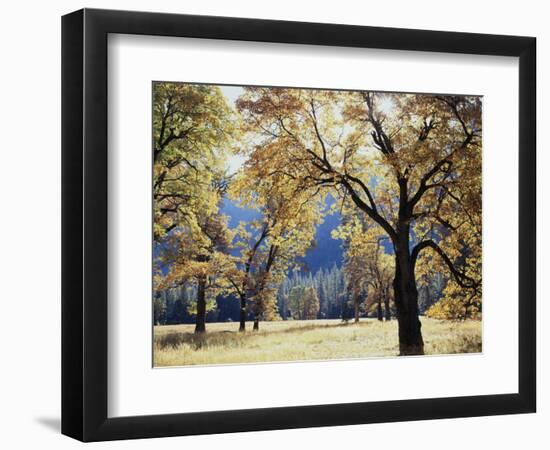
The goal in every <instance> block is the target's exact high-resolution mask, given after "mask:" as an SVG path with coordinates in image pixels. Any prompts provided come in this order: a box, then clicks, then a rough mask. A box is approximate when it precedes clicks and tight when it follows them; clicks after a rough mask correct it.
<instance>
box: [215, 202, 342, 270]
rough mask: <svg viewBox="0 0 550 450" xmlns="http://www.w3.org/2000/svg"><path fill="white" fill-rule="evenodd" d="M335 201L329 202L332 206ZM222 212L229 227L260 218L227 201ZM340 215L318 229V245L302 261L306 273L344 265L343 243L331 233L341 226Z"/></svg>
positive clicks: (336, 215)
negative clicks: (226, 217)
mask: <svg viewBox="0 0 550 450" xmlns="http://www.w3.org/2000/svg"><path fill="white" fill-rule="evenodd" d="M332 202H333V200H332V199H329V200H327V204H328V205H330V203H332ZM221 212H222V213H223V214H225V215H227V216H229V218H230V219H229V226H230V227H231V228H233V227H235V226H237V225H238V224H239V222H241V221H245V222H247V221H250V220H254V219H256V218H257V217H258V213H257V212H256V211H253V210H251V209H247V208H240V207H239V206H237V205H236V204H235V203H234V202H232V201H230V200H228V199H226V200H225V201H224V204H223V206H222V209H221ZM340 220H341V217H340V214H339V213H334V214H331V215H329V216H326V217H325V220H324V222H323V223H322V224H321V225H319V227H318V228H317V233H316V237H315V241H316V245H315V247H313V248H312V249H310V250H309V251H308V252H307V253H306V256H305V257H304V258H303V259H302V262H303V263H304V266H305V267H304V269H305V271H310V272H312V273H315V272H317V271H318V270H319V269H320V268H331V267H332V266H333V265H334V264H336V265H337V266H338V267H340V266H341V265H342V261H343V252H342V248H341V242H340V241H339V240H336V239H332V236H331V232H332V230H334V229H335V228H336V227H337V226H338V225H340Z"/></svg>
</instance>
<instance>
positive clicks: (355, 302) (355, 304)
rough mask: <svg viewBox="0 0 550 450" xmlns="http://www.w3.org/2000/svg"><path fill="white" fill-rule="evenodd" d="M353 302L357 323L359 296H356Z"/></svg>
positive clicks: (357, 321)
mask: <svg viewBox="0 0 550 450" xmlns="http://www.w3.org/2000/svg"><path fill="white" fill-rule="evenodd" d="M353 303H354V305H353V306H354V307H355V312H354V314H355V315H354V317H355V323H359V296H357V297H355V301H354V302H353Z"/></svg>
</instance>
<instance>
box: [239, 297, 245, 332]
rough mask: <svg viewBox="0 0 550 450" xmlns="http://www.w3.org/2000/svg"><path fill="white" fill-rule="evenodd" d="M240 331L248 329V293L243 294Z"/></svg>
mask: <svg viewBox="0 0 550 450" xmlns="http://www.w3.org/2000/svg"><path fill="white" fill-rule="evenodd" d="M239 331H246V295H244V294H242V295H241V311H240V325H239Z"/></svg>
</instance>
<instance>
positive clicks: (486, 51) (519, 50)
mask: <svg viewBox="0 0 550 450" xmlns="http://www.w3.org/2000/svg"><path fill="white" fill-rule="evenodd" d="M110 33H121V34H135V35H151V36H177V37H193V38H209V39H224V40H239V41H259V42H276V43H290V44H310V45H325V46H343V47H367V48H377V49H390V50H414V51H428V52H445V53H465V54H477V55H501V56H515V57H518V58H519V104H518V105H517V107H518V108H519V142H518V151H519V168H518V170H519V292H518V293H517V294H518V302H519V317H518V327H519V386H518V392H517V393H510V394H499V395H480V396H469V397H450V398H430V399H420V400H401V401H378V402H366V403H346V404H336V405H312V406H299V407H296V406H288V407H278V408H263V409H247V410H232V411H211V412H198V413H182V414H168V415H153V416H150V415H147V416H134V417H117V418H109V417H108V416H107V399H108V390H109V389H108V382H107V364H108V362H107V314H108V313H107V245H108V244H107V243H108V239H107V237H108V236H107V192H108V186H107V98H108V97H107V96H108V92H107V36H108V34H110ZM535 73H536V39H535V38H533V37H517V36H497V35H487V34H470V33H455V32H438V31H421V30H408V29H394V28H377V27H363V26H349V25H332V24H320V23H301V22H285V21H271V20H257V19H242V18H226V17H207V16H191V15H172V14H157V13H144V12H128V11H108V10H95V9H83V10H80V11H76V12H74V13H71V14H68V15H66V16H64V17H63V18H62V433H63V434H66V435H68V436H71V437H73V438H76V439H79V440H82V441H103V440H113V439H131V438H149V437H161V436H178V435H191V434H212V433H228V432H239V431H256V430H274V429H283V428H299V427H320V426H330V425H350V424H362V423H377V422H397V421H407V420H425V419H438V418H453V417H467V416H486V415H497V414H515V413H530V412H535V408H536V406H535V405H536V330H535V324H536V320H535V314H536V312H535V304H536V283H535V281H536V275H535V274H536V270H535V264H536V261H535V259H536V258H535V249H536V197H535V195H536V190H535V186H536V141H535V139H536V105H535V100H536V98H535V91H536V75H535ZM182 376H183V375H182Z"/></svg>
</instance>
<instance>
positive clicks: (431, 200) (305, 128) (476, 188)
mask: <svg viewBox="0 0 550 450" xmlns="http://www.w3.org/2000/svg"><path fill="white" fill-rule="evenodd" d="M481 130H482V128H481V98H480V97H476V96H460V95H424V94H422V95H421V94H395V93H381V92H371V91H327V90H316V89H292V88H262V87H245V88H243V89H242V94H241V95H240V96H239V98H238V99H237V100H236V101H235V104H234V105H231V104H229V102H228V100H227V98H226V97H225V96H224V94H223V92H222V90H221V89H220V87H218V86H212V85H196V84H186V83H155V84H154V89H153V164H154V166H153V171H154V174H153V175H154V179H153V205H154V211H153V212H154V227H153V230H154V255H155V256H154V299H153V301H154V305H155V308H154V311H155V314H154V316H155V317H154V320H155V321H156V322H158V323H162V322H164V323H168V322H169V321H171V320H176V319H175V317H176V316H177V315H178V314H180V316H181V318H182V319H181V320H183V321H185V320H188V318H186V316H185V314H189V315H191V316H193V317H194V322H195V332H196V333H204V332H205V331H206V323H207V317H208V314H210V317H211V318H212V319H213V320H228V319H231V320H237V318H236V317H235V316H236V313H237V311H236V310H235V308H238V323H239V326H238V330H239V331H246V329H247V321H248V320H252V321H253V330H258V329H259V328H260V323H261V322H262V321H270V320H280V319H283V320H287V319H290V318H292V319H301V320H304V319H305V320H308V319H314V318H322V317H327V318H334V317H340V318H344V320H347V319H348V317H355V318H359V317H360V316H362V315H363V316H364V315H367V314H375V316H377V317H381V318H382V316H384V318H387V319H391V318H392V317H395V318H396V320H397V322H398V330H399V351H400V354H401V355H417V354H423V353H424V341H423V337H422V331H421V322H420V320H419V315H420V314H422V313H424V312H425V313H426V314H427V315H428V316H431V317H436V318H443V319H454V320H456V319H466V318H474V319H477V318H480V317H481V305H482V303H481V290H482V279H481ZM232 155H238V156H239V157H240V158H242V159H243V160H244V162H243V164H242V166H241V167H240V168H239V170H238V171H237V172H235V173H230V172H229V170H228V169H229V161H228V159H229V157H231V156H232ZM328 196H330V197H331V198H332V199H334V201H333V202H332V203H331V204H330V205H329V206H327V201H326V199H327V197H328ZM226 200H229V201H231V202H234V203H235V204H236V205H238V206H239V207H241V208H244V209H247V210H252V211H255V215H254V216H253V218H250V220H247V221H241V222H239V223H238V225H233V226H230V221H229V217H227V216H226V215H224V214H223V213H222V205H223V203H224V201H226ZM335 210H338V212H339V214H340V216H341V223H340V225H339V226H338V227H337V228H336V229H335V230H333V232H332V238H334V239H338V240H339V241H340V242H341V245H342V248H343V251H344V261H343V265H342V267H341V268H335V269H332V270H329V271H328V272H326V271H325V272H323V271H321V272H317V273H316V274H314V275H311V276H310V275H307V276H306V275H304V272H303V271H302V269H303V267H301V261H303V257H304V255H305V254H306V253H307V252H308V250H309V249H311V248H313V247H314V246H315V245H316V243H315V237H316V229H317V227H318V226H319V225H320V224H321V223H323V220H324V218H325V217H327V215H329V214H332V213H333V212H334V211H335ZM443 274H444V275H443ZM300 277H301V278H300ZM329 280H330V281H329ZM432 290H433V292H432ZM423 292H424V294H423ZM176 298H177V301H176V300H174V299H176ZM426 298H427V299H429V301H428V302H427V301H426V300H425V299H426ZM229 300H231V301H229ZM177 302H179V303H178V304H179V305H180V306H181V305H182V304H183V303H185V304H186V305H187V306H186V307H185V308H180V307H175V303H177ZM373 308H374V312H373V310H372V309H373ZM176 310H177V311H179V312H177V313H174V311H176ZM184 310H185V313H184V312H183V311H184ZM350 310H351V311H352V312H351V313H350V312H349V311H350ZM386 312H387V313H386ZM323 315H325V316H323Z"/></svg>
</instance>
